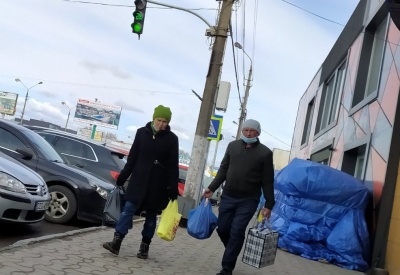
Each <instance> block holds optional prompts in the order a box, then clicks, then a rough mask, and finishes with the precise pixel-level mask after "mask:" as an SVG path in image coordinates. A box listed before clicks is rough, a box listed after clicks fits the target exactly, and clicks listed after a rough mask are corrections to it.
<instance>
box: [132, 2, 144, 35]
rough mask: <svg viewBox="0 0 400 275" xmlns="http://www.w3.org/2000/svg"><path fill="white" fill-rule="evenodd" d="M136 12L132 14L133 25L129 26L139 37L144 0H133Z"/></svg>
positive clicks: (142, 20)
mask: <svg viewBox="0 0 400 275" xmlns="http://www.w3.org/2000/svg"><path fill="white" fill-rule="evenodd" d="M135 6H136V10H135V11H134V12H133V23H132V24H131V27H132V32H133V33H136V34H137V35H139V39H140V35H141V34H142V32H143V25H144V15H145V13H146V6H147V1H146V0H135Z"/></svg>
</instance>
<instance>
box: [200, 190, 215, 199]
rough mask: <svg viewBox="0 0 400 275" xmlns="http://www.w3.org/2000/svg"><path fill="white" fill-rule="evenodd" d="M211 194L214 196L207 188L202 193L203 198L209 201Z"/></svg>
mask: <svg viewBox="0 0 400 275" xmlns="http://www.w3.org/2000/svg"><path fill="white" fill-rule="evenodd" d="M213 194H214V192H213V191H211V190H210V189H208V188H207V189H206V190H204V192H203V197H205V198H207V199H211V198H212V195H213Z"/></svg>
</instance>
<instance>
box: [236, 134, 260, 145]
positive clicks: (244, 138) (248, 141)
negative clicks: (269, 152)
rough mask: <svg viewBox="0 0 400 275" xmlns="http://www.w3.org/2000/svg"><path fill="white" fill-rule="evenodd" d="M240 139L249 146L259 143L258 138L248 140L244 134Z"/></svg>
mask: <svg viewBox="0 0 400 275" xmlns="http://www.w3.org/2000/svg"><path fill="white" fill-rule="evenodd" d="M240 138H241V139H242V140H243V141H244V142H246V143H247V144H251V143H254V142H256V141H257V137H252V138H248V137H245V136H244V135H243V134H242V135H241V136H240Z"/></svg>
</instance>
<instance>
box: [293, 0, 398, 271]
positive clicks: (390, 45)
mask: <svg viewBox="0 0 400 275" xmlns="http://www.w3.org/2000/svg"><path fill="white" fill-rule="evenodd" d="M399 45H400V31H399V29H398V27H397V26H396V25H395V24H394V22H393V20H392V19H391V17H390V14H389V12H388V9H387V6H386V2H385V1H382V0H361V1H360V3H359V4H358V6H357V8H356V9H355V11H354V13H353V15H352V16H351V18H350V19H349V21H348V23H347V24H346V26H345V28H344V30H343V31H342V33H341V34H340V36H339V38H338V40H337V41H336V43H335V44H334V46H333V48H332V49H331V51H330V53H329V54H328V56H327V57H326V59H325V61H324V62H323V64H322V65H321V67H320V69H319V70H318V72H317V73H316V74H315V76H314V78H313V79H312V81H311V83H310V85H309V86H308V88H307V90H306V91H305V93H304V94H303V96H302V98H301V99H300V102H299V108H298V113H297V118H296V126H295V129H294V134H293V140H292V149H291V151H290V159H293V158H302V159H310V160H312V161H316V162H320V163H323V164H325V165H329V166H331V167H333V168H335V169H338V170H341V171H344V172H346V173H348V174H350V175H353V176H354V177H356V178H358V179H360V180H361V181H363V182H364V184H365V186H366V187H367V188H368V189H369V190H370V194H371V200H370V206H369V207H368V209H367V223H368V227H369V230H370V236H371V244H372V248H371V259H370V264H371V266H372V267H380V268H385V269H387V270H389V271H390V272H391V273H390V274H400V262H399V261H396V260H395V257H397V258H398V255H400V187H399V186H397V188H396V185H397V182H399V185H400V178H399V177H398V176H397V175H398V174H399V156H400V138H399V133H400V104H399V101H398V97H399V89H400V46H399Z"/></svg>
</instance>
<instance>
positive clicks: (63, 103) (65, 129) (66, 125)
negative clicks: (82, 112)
mask: <svg viewBox="0 0 400 275" xmlns="http://www.w3.org/2000/svg"><path fill="white" fill-rule="evenodd" d="M61 104H62V105H65V106H67V108H68V109H69V110H68V118H67V122H66V123H65V128H64V132H66V131H67V127H68V121H69V115H70V114H71V110H72V109H74V108H75V107H76V106H74V107H72V108H70V107H69V106H68V105H67V103H65V102H64V101H63V102H61Z"/></svg>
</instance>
